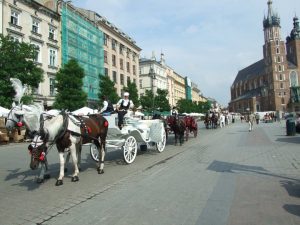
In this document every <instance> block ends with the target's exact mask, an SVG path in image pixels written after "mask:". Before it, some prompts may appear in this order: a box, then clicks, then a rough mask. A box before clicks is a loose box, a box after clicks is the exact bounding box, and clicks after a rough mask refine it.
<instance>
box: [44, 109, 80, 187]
mask: <svg viewBox="0 0 300 225" xmlns="http://www.w3.org/2000/svg"><path fill="white" fill-rule="evenodd" d="M74 121H77V120H76V119H75V118H74V117H73V116H71V115H67V114H64V115H61V114H60V115H58V116H55V117H53V118H51V119H49V120H45V121H43V122H42V121H41V127H40V134H41V139H42V140H43V141H44V142H52V143H56V146H57V150H58V152H59V163H60V172H59V177H58V179H57V181H56V186H59V185H62V184H63V178H64V165H65V159H64V152H65V150H69V151H70V154H71V156H72V161H73V165H74V173H73V175H72V182H76V181H79V178H78V174H79V168H78V164H77V163H78V159H77V150H78V148H79V145H81V142H80V141H81V137H80V133H81V131H80V127H79V126H78V125H76V124H75V123H74ZM66 131H68V132H66ZM71 133H72V134H71ZM76 134H78V135H76Z"/></svg>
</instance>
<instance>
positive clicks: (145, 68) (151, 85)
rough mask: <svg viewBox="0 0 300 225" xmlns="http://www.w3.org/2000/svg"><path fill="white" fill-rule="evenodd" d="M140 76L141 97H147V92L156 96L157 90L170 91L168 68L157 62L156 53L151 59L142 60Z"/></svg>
mask: <svg viewBox="0 0 300 225" xmlns="http://www.w3.org/2000/svg"><path fill="white" fill-rule="evenodd" d="M139 76H140V80H139V88H140V95H141V96H143V95H145V93H146V90H152V92H153V93H154V95H156V94H157V89H162V90H167V89H168V81H167V70H166V67H165V66H164V65H163V64H162V63H161V61H160V62H158V61H156V59H155V56H154V53H153V55H152V58H151V59H146V58H141V59H140V74H139Z"/></svg>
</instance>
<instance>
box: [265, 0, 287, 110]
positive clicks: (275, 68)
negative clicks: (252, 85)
mask: <svg viewBox="0 0 300 225" xmlns="http://www.w3.org/2000/svg"><path fill="white" fill-rule="evenodd" d="M263 27H264V37H265V43H264V46H263V56H264V63H265V74H266V75H265V77H264V81H263V82H264V84H263V85H264V87H265V90H264V94H265V95H266V98H263V99H262V101H265V102H264V103H263V104H262V105H264V106H267V107H266V108H267V109H268V110H272V111H276V110H279V111H285V110H286V104H287V103H288V101H289V98H290V90H289V87H290V81H289V74H288V61H287V57H286V51H285V43H284V41H283V40H282V39H281V27H280V18H279V16H278V14H277V13H275V12H274V11H273V9H272V0H269V1H268V15H267V17H265V18H264V20H263Z"/></svg>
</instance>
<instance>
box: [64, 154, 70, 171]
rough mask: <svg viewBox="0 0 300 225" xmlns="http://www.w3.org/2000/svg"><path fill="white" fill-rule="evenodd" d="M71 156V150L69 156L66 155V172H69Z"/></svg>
mask: <svg viewBox="0 0 300 225" xmlns="http://www.w3.org/2000/svg"><path fill="white" fill-rule="evenodd" d="M70 156H71V152H70V151H69V152H67V157H66V163H65V164H66V167H65V168H64V172H65V173H66V172H68V164H69V161H70Z"/></svg>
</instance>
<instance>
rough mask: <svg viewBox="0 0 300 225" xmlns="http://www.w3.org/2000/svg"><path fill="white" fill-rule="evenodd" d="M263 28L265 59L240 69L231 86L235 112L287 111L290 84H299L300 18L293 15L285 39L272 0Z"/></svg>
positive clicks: (291, 85) (230, 108)
mask: <svg viewBox="0 0 300 225" xmlns="http://www.w3.org/2000/svg"><path fill="white" fill-rule="evenodd" d="M263 28H264V41H265V43H264V45H263V59H261V60H259V61H257V62H255V63H254V64H252V65H250V66H248V67H246V68H244V69H243V70H241V71H239V72H238V74H237V76H236V78H235V80H234V82H233V84H232V86H231V102H230V103H229V110H230V111H232V112H240V113H247V112H249V111H251V112H256V111H281V112H284V111H286V110H287V105H288V103H289V102H290V87H293V86H299V83H298V82H299V74H300V64H299V63H300V40H299V35H300V29H299V20H298V18H297V17H295V18H294V24H293V30H292V32H291V35H290V36H289V37H287V41H286V43H285V42H284V41H283V40H282V38H281V27H280V18H279V15H278V14H277V13H275V12H274V11H273V8H272V1H271V0H269V1H268V15H267V16H265V18H264V20H263Z"/></svg>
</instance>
